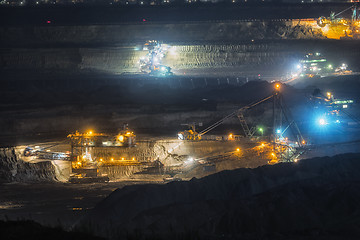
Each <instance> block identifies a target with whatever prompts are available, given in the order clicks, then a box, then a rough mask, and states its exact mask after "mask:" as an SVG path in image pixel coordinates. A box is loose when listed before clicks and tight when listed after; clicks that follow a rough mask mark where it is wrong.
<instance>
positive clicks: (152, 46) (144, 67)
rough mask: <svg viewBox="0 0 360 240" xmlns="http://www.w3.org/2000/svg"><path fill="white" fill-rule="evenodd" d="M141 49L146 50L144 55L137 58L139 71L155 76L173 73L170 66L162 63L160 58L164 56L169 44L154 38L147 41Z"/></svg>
mask: <svg viewBox="0 0 360 240" xmlns="http://www.w3.org/2000/svg"><path fill="white" fill-rule="evenodd" d="M142 50H144V51H148V53H147V54H146V56H143V57H141V58H140V60H139V65H140V71H141V72H142V73H147V74H150V75H151V76H156V77H167V76H171V75H173V73H172V71H171V67H169V66H165V65H163V64H162V63H161V62H162V59H163V58H164V57H165V56H166V54H167V51H168V50H169V46H168V45H166V44H162V43H160V42H159V41H156V40H149V41H147V42H146V43H145V44H144V46H143V48H142Z"/></svg>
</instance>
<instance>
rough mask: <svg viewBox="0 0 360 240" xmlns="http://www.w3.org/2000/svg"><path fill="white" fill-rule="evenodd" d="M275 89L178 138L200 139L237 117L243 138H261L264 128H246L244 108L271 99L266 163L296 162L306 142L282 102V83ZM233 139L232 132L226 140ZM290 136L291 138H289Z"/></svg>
mask: <svg viewBox="0 0 360 240" xmlns="http://www.w3.org/2000/svg"><path fill="white" fill-rule="evenodd" d="M274 88H275V90H274V92H273V94H272V95H270V96H268V97H266V98H263V99H261V100H259V101H257V102H255V103H252V104H249V105H247V106H244V107H242V108H240V109H238V110H236V111H234V112H232V113H230V114H229V115H227V116H226V117H224V118H222V119H221V120H219V121H217V122H216V123H214V124H212V125H211V126H209V127H207V128H205V129H204V130H203V131H201V132H199V133H198V132H196V131H195V126H194V124H192V125H189V126H190V127H191V129H190V130H188V131H185V132H179V133H178V138H179V139H181V140H200V139H201V138H202V136H203V135H204V134H206V133H208V132H209V131H211V130H213V129H214V128H216V127H218V126H220V125H221V124H223V123H224V122H225V121H226V120H227V119H229V118H232V117H234V116H237V117H238V119H239V120H240V124H241V127H242V129H243V132H244V135H245V137H247V138H250V139H251V138H253V136H254V134H255V133H256V131H259V132H260V133H261V138H262V139H263V138H264V136H263V133H264V129H263V128H259V129H256V127H255V126H252V127H249V125H248V124H247V122H246V119H245V117H244V114H245V112H246V111H247V110H249V109H251V108H254V107H255V106H258V105H260V104H262V103H264V102H268V101H270V100H272V106H273V107H272V111H273V119H272V122H273V126H271V127H270V128H271V129H272V131H271V134H270V136H268V139H269V143H270V145H271V149H272V151H271V156H270V157H269V158H270V161H269V163H270V164H273V163H277V162H291V161H296V159H297V158H298V157H299V156H300V155H301V154H303V153H304V152H305V151H306V142H305V140H304V138H303V136H302V134H301V132H300V130H299V128H298V126H297V124H296V122H295V121H294V119H293V117H292V115H291V112H290V110H289V109H288V108H287V107H286V105H285V102H284V100H283V97H282V94H281V91H280V90H281V84H280V83H275V84H274ZM286 135H288V136H286ZM235 138H236V136H235V135H232V134H230V135H229V136H228V137H227V139H226V140H235ZM290 138H291V139H292V140H290ZM258 139H259V138H257V139H254V140H258ZM262 145H263V146H265V145H267V146H268V145H269V144H268V143H267V144H264V143H263V144H262Z"/></svg>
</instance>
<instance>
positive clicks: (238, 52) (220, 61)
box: [0, 19, 329, 74]
mask: <svg viewBox="0 0 360 240" xmlns="http://www.w3.org/2000/svg"><path fill="white" fill-rule="evenodd" d="M323 30H324V29H321V28H319V27H318V26H317V24H316V20H315V19H302V20H299V19H297V20H286V21H283V20H282V21H276V20H273V21H267V22H265V21H248V22H247V21H228V22H193V23H186V22H185V23H178V24H175V23H171V24H170V23H169V24H158V23H146V24H124V25H101V26H98V25H94V26H35V27H23V28H21V27H1V28H0V43H1V44H2V46H8V47H3V48H2V49H0V70H1V69H3V70H7V69H30V70H36V69H41V70H42V71H43V70H67V71H75V72H78V71H84V70H91V71H105V72H109V73H115V74H116V73H117V74H120V73H124V72H137V71H139V69H138V60H139V58H140V57H141V56H144V55H145V54H146V51H135V48H136V47H138V46H140V45H142V44H143V43H144V42H145V41H146V40H149V39H157V40H161V41H163V42H164V43H169V44H171V45H172V46H174V47H175V49H176V51H175V54H174V55H172V54H168V55H167V57H166V58H165V59H164V64H166V65H169V66H170V67H172V68H173V69H174V70H175V72H176V70H178V71H179V72H181V71H184V70H187V69H193V68H198V69H212V68H214V67H215V68H216V67H236V68H238V67H243V69H244V70H248V68H249V66H250V67H251V66H253V65H260V64H261V65H269V66H276V65H281V64H284V63H286V62H289V61H291V60H292V58H293V57H294V55H296V54H299V52H300V55H301V54H302V53H304V52H307V51H309V47H308V46H306V44H303V45H301V44H300V45H301V46H298V45H296V44H295V45H294V44H292V46H285V45H284V44H275V43H271V41H278V40H311V39H313V40H314V39H326V38H327V36H326V33H327V32H328V31H329V30H328V29H327V30H326V31H325V30H324V31H323ZM24 39H26V41H24ZM251 39H252V40H254V42H252V41H250V40H251ZM258 41H265V42H267V43H260V42H258ZM24 42H25V43H24ZM224 43H226V44H224ZM32 46H35V47H32ZM240 71H241V69H240Z"/></svg>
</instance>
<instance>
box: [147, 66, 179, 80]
mask: <svg viewBox="0 0 360 240" xmlns="http://www.w3.org/2000/svg"><path fill="white" fill-rule="evenodd" d="M150 75H151V76H159V77H167V76H172V75H173V72H171V67H168V66H164V65H152V66H151V67H150Z"/></svg>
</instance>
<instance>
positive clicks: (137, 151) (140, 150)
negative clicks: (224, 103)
mask: <svg viewBox="0 0 360 240" xmlns="http://www.w3.org/2000/svg"><path fill="white" fill-rule="evenodd" d="M248 146H249V143H248V142H247V141H246V140H242V141H221V140H220V141H215V140H202V141H183V140H178V139H167V140H148V141H140V142H138V143H137V146H136V147H133V148H107V149H101V150H99V151H101V152H99V151H97V150H94V155H95V156H98V157H99V156H100V155H102V156H108V157H109V156H110V155H111V156H112V157H114V159H121V158H124V159H129V160H130V159H132V158H133V157H134V158H135V159H136V160H137V161H138V162H140V163H142V164H141V165H134V166H116V165H115V164H114V165H111V164H110V165H103V166H101V167H100V168H99V173H100V174H107V175H108V176H109V178H110V180H119V179H126V178H129V177H130V178H133V177H135V178H136V175H134V174H136V173H139V172H141V171H142V170H144V166H145V165H146V163H151V162H154V161H156V160H157V161H160V162H161V163H162V164H164V167H165V168H166V167H171V166H181V165H182V164H183V162H184V161H187V160H188V159H189V158H190V157H192V158H194V159H199V158H206V157H210V156H214V155H222V154H225V153H229V152H235V151H236V149H237V148H245V147H248ZM214 170H216V169H214ZM158 173H159V174H160V173H162V172H161V170H159V172H158Z"/></svg>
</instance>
